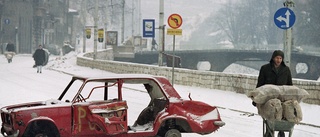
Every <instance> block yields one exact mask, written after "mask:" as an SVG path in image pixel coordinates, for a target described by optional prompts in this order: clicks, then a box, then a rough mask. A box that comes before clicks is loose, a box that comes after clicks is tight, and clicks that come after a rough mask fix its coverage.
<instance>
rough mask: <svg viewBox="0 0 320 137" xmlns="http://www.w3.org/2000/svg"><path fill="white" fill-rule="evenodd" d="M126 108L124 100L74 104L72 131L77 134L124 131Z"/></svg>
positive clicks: (88, 134)
mask: <svg viewBox="0 0 320 137" xmlns="http://www.w3.org/2000/svg"><path fill="white" fill-rule="evenodd" d="M84 104H87V105H84ZM127 109H128V106H127V103H126V101H118V100H106V101H100V102H91V103H79V105H74V133H75V135H79V136H92V135H116V134H120V133H126V132H127V131H128V124H127Z"/></svg>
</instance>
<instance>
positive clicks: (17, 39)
mask: <svg viewBox="0 0 320 137" xmlns="http://www.w3.org/2000/svg"><path fill="white" fill-rule="evenodd" d="M15 32H16V53H19V35H18V27H15Z"/></svg>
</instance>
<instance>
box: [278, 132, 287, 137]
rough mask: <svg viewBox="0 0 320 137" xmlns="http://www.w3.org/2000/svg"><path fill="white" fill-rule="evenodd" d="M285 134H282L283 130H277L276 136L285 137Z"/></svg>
mask: <svg viewBox="0 0 320 137" xmlns="http://www.w3.org/2000/svg"><path fill="white" fill-rule="evenodd" d="M285 136H286V135H285V134H284V132H283V131H279V133H278V137H285Z"/></svg>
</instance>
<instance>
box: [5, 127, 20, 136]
mask: <svg viewBox="0 0 320 137" xmlns="http://www.w3.org/2000/svg"><path fill="white" fill-rule="evenodd" d="M7 131H11V133H10V135H8V133H7ZM1 134H2V135H3V136H4V137H17V136H19V130H16V131H12V130H11V128H9V129H8V127H7V128H6V127H5V126H3V127H2V128H1Z"/></svg>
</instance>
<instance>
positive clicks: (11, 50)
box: [4, 41, 16, 63]
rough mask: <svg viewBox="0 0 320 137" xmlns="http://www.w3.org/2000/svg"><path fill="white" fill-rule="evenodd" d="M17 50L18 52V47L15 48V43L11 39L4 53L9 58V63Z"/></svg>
mask: <svg viewBox="0 0 320 137" xmlns="http://www.w3.org/2000/svg"><path fill="white" fill-rule="evenodd" d="M15 52H16V48H15V46H14V44H13V43H12V42H11V41H10V42H9V43H8V44H7V47H6V52H5V53H4V55H5V56H6V58H7V60H8V63H11V62H12V58H13V56H14V55H15Z"/></svg>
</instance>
